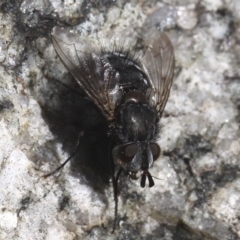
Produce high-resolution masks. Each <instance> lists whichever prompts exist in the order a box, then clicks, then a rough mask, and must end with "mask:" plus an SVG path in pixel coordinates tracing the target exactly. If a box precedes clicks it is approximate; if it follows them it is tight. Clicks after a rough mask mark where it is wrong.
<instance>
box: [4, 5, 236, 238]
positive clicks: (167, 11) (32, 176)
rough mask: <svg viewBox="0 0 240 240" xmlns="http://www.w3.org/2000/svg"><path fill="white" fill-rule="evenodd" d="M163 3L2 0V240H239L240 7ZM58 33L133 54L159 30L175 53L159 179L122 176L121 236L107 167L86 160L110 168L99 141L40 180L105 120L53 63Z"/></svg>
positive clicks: (92, 140) (154, 170)
mask: <svg viewBox="0 0 240 240" xmlns="http://www.w3.org/2000/svg"><path fill="white" fill-rule="evenodd" d="M167 2H168V4H163V3H160V2H158V1H135V0H131V1H120V0H119V1H113V0H104V1H90V0H85V1H80V0H76V1H73V0H65V1H60V0H47V1H42V0H33V1H29V0H25V1H8V0H2V1H1V2H0V133H1V138H0V190H1V191H0V239H15V240H20V239H32V240H35V239H36V240H42V239H49V240H50V239H51V240H53V239H57V240H61V239H64V240H66V239H69V240H73V239H74V240H76V239H162V240H188V239H189V240H203V239H206V240H208V239H209V240H212V239H218V240H230V239H231V240H233V239H234V240H235V239H236V240H237V239H240V223H239V212H240V205H239V202H240V166H239V161H240V129H239V124H240V68H239V62H240V44H239V42H240V37H239V36H240V2H239V1H238V0H232V1H222V0H214V1H210V0H203V1H167ZM54 26H59V27H63V28H64V29H66V30H67V31H72V32H75V33H78V34H81V35H84V36H87V35H91V37H92V38H95V39H96V38H101V36H102V35H109V36H113V35H114V36H115V37H116V38H119V39H120V40H121V39H130V40H131V41H132V42H133V43H134V46H135V48H136V49H141V48H142V42H143V41H145V42H147V41H148V40H149V39H151V37H152V36H153V35H154V33H155V32H156V31H158V30H162V31H166V32H167V34H168V36H169V38H170V39H171V41H172V43H173V45H174V49H175V58H176V69H175V78H174V84H173V86H172V90H171V94H170V98H169V101H168V103H167V106H166V109H165V114H164V116H163V119H162V123H163V125H164V131H163V134H162V137H161V139H160V141H159V143H160V146H161V149H162V150H163V156H162V157H161V158H160V159H159V160H158V161H156V162H155V164H154V167H153V168H152V169H151V173H152V175H153V176H155V177H157V178H159V179H160V180H157V179H156V180H155V184H156V185H155V186H154V187H153V188H151V189H148V188H145V189H141V188H140V186H139V181H136V182H130V181H129V180H128V179H127V178H125V177H124V176H122V178H121V182H120V187H121V195H120V197H119V202H120V205H119V208H120V209H119V217H120V223H119V226H118V227H117V230H116V231H115V233H114V234H111V228H112V224H113V217H114V201H113V194H112V186H111V182H109V174H108V171H107V167H106V166H105V167H104V164H103V165H98V163H96V162H94V161H96V158H95V159H94V160H91V159H92V158H91V156H95V155H96V156H98V157H99V161H100V160H102V159H104V160H105V158H104V157H105V155H101V151H99V149H101V148H103V147H104V146H102V145H101V139H100V137H99V136H89V137H86V139H85V142H86V143H83V144H82V145H81V146H80V151H79V153H77V156H76V157H75V159H74V160H73V161H72V164H68V165H67V166H66V167H65V168H64V169H63V171H62V172H60V173H58V174H56V175H54V176H51V177H49V178H46V179H45V178H43V175H44V174H45V173H47V172H49V171H51V170H53V169H55V168H56V167H57V166H58V165H59V164H60V163H61V162H63V161H64V160H65V159H67V158H68V156H69V155H70V154H71V153H72V151H73V149H74V144H75V142H76V139H77V136H78V132H79V131H80V130H82V128H84V127H89V128H94V126H97V124H98V123H99V122H102V121H103V119H102V116H101V115H100V114H99V112H98V110H97V109H96V108H95V107H94V106H93V105H92V104H91V103H90V102H89V101H88V100H87V99H86V98H85V96H84V94H83V92H82V91H81V89H79V87H78V86H77V84H76V83H75V82H74V81H73V79H72V77H71V76H70V74H68V73H67V71H66V70H65V68H64V67H63V65H62V64H61V62H60V60H59V59H58V58H57V57H56V53H55V51H54V49H53V46H52V43H51V37H50V36H51V31H52V28H53V27H54ZM105 140H106V139H102V142H104V141H105ZM106 141H107V140H106ZM95 143H97V145H98V146H96V144H95ZM92 149H93V150H92ZM105 150H106V149H105ZM98 151H99V152H98ZM89 152H90V153H89ZM91 154H93V155H91ZM94 154H95V155H94ZM98 157H97V158H98ZM89 159H90V160H89ZM99 166H103V167H102V168H100V169H98V168H99Z"/></svg>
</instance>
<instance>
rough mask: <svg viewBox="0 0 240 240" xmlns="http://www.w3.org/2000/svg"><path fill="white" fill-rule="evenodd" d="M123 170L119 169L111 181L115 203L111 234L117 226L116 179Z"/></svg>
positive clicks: (117, 192) (117, 193)
mask: <svg viewBox="0 0 240 240" xmlns="http://www.w3.org/2000/svg"><path fill="white" fill-rule="evenodd" d="M122 171H123V169H122V168H120V169H119V170H118V172H117V175H116V177H115V176H114V173H113V176H112V180H113V194H114V202H115V211H114V223H113V230H112V233H114V231H115V228H116V224H117V217H118V195H119V191H118V179H119V177H120V175H121V173H122Z"/></svg>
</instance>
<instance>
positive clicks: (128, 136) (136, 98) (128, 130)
mask: <svg viewBox="0 0 240 240" xmlns="http://www.w3.org/2000/svg"><path fill="white" fill-rule="evenodd" d="M115 130H116V134H117V137H118V138H119V141H120V142H136V141H152V139H153V138H154V136H156V134H157V132H156V131H157V130H158V122H157V115H156V112H155V109H154V108H153V107H152V106H151V105H150V104H149V103H148V102H147V101H146V99H145V96H144V95H143V94H140V93H139V92H131V93H129V94H128V95H127V97H126V98H125V101H124V102H123V103H122V104H121V106H120V108H119V109H118V112H117V113H116V125H115Z"/></svg>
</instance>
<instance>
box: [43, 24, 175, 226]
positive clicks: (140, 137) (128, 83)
mask: <svg viewBox="0 0 240 240" xmlns="http://www.w3.org/2000/svg"><path fill="white" fill-rule="evenodd" d="M61 33H62V30H59V29H57V28H56V29H55V30H54V32H53V35H52V41H53V46H54V48H55V51H56V52H57V55H58V57H59V58H60V60H61V61H62V63H63V64H64V66H65V67H66V69H67V70H68V71H69V72H70V73H71V74H72V75H73V77H74V78H75V79H76V81H77V82H78V84H79V85H80V87H81V88H82V89H83V90H84V91H85V92H86V94H87V95H88V97H89V98H90V99H91V101H92V102H93V103H94V104H95V105H96V106H97V107H98V108H99V109H100V110H101V112H102V114H103V115H104V116H105V118H106V119H107V121H108V123H109V124H108V125H109V137H110V138H111V141H112V143H111V144H110V146H109V150H110V154H109V162H110V164H111V169H112V181H113V188H114V200H115V221H114V228H115V224H116V217H117V211H118V179H119V176H120V174H121V173H122V172H123V171H124V172H126V173H127V175H128V176H129V177H130V178H131V179H134V180H136V179H138V178H139V177H140V176H141V181H140V185H141V187H145V183H146V179H148V183H149V187H152V186H154V181H153V177H152V176H151V173H150V172H149V168H151V167H152V165H153V162H154V161H156V160H157V159H158V158H159V156H160V153H161V148H160V146H159V145H158V143H157V140H158V138H159V135H160V131H161V124H160V119H161V116H162V113H163V110H164V108H165V105H166V103H167V100H168V96H169V92H170V88H171V85H172V80H173V72H174V53H173V47H172V44H171V42H170V40H169V39H168V37H167V35H166V34H164V33H158V34H157V37H155V39H154V40H153V41H152V42H151V44H150V45H149V46H148V48H147V49H146V51H145V54H144V56H143V57H142V58H141V59H139V58H135V57H134V56H133V55H131V54H130V53H129V50H128V49H124V46H122V45H120V46H117V45H116V43H114V44H112V45H110V47H109V46H108V48H107V47H103V46H102V45H101V46H100V47H92V46H91V44H88V41H86V40H84V39H81V38H80V40H82V44H80V47H78V45H77V44H76V43H75V42H73V43H70V44H68V43H66V42H65V40H60V38H61V37H60V35H61ZM80 42H81V41H80ZM82 134H83V133H81V134H80V135H79V138H80V137H81V136H82ZM78 142H79V141H78ZM76 148H77V147H76ZM74 153H75V152H74ZM74 153H73V154H72V155H71V156H70V157H69V158H68V159H67V160H66V161H65V162H64V163H63V164H62V165H61V166H60V167H59V168H58V169H57V170H59V169H61V168H62V167H63V166H64V165H65V164H66V163H67V162H68V161H69V160H70V159H71V158H72V157H73V155H74ZM106 161H108V160H107V159H106ZM115 167H117V168H118V172H117V173H116V174H115ZM55 172H56V171H54V172H53V173H55ZM51 174H52V173H50V174H48V175H47V176H49V175H51Z"/></svg>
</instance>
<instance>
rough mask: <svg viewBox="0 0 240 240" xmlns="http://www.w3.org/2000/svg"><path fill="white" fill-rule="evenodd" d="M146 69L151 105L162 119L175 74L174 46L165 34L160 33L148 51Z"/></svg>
mask: <svg viewBox="0 0 240 240" xmlns="http://www.w3.org/2000/svg"><path fill="white" fill-rule="evenodd" d="M143 62H144V68H145V71H146V72H147V74H148V76H149V80H150V83H151V88H150V90H149V99H150V103H151V104H152V105H153V106H154V107H155V109H156V111H157V113H158V118H159V119H160V118H161V116H162V113H163V110H164V108H165V105H166V103H167V100H168V97H169V93H170V89H171V85H172V81H173V74H174V53H173V46H172V44H171V42H170V40H169V38H168V37H167V35H166V34H165V33H158V34H157V36H156V37H155V38H154V40H153V41H152V42H151V43H150V45H149V47H148V49H147V50H146V53H145V56H144V59H143Z"/></svg>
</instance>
